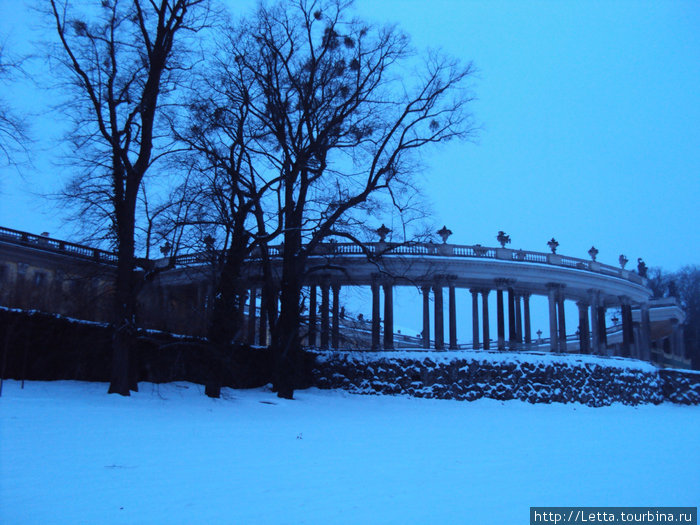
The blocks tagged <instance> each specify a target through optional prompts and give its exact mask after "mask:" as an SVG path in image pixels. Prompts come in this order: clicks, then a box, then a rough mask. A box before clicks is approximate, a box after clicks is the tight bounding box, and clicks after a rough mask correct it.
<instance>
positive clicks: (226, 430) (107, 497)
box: [0, 381, 700, 525]
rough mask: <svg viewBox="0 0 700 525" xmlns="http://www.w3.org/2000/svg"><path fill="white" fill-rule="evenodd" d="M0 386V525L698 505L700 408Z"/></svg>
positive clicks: (390, 518)
mask: <svg viewBox="0 0 700 525" xmlns="http://www.w3.org/2000/svg"><path fill="white" fill-rule="evenodd" d="M106 390H107V386H106V385H105V384H99V383H97V384H96V383H78V382H70V381H64V382H53V383H46V382H28V383H27V384H26V386H25V389H24V390H20V386H19V383H17V382H14V381H6V382H5V384H4V388H3V392H2V397H0V523H42V524H43V523H71V524H72V523H100V524H102V523H129V524H132V523H241V524H248V523H250V524H260V523H274V524H278V523H294V524H297V523H323V524H329V523H475V524H480V525H481V524H490V523H493V524H505V523H527V521H528V519H529V518H528V517H529V507H530V506H531V505H532V506H564V505H577V506H593V505H600V506H634V505H640V506H662V505H676V506H696V505H698V501H699V500H700V446H698V445H699V444H700V440H699V439H698V437H699V436H700V407H682V406H675V405H671V404H665V405H661V406H639V407H628V406H621V405H618V406H611V407H606V408H588V407H585V406H581V405H557V404H554V405H530V404H526V403H522V402H519V401H510V402H506V403H502V402H499V401H493V400H488V399H484V400H480V401H476V402H471V403H468V402H459V401H439V400H430V399H411V398H407V397H387V396H357V395H351V394H347V393H344V392H339V391H321V390H315V389H311V390H307V391H301V392H298V393H297V399H296V400H294V401H286V400H280V399H278V398H277V397H275V395H274V394H273V393H271V392H269V391H268V390H266V389H257V390H229V389H225V390H224V396H223V398H222V399H219V400H212V399H209V398H207V397H205V396H204V394H203V388H202V387H200V386H198V385H194V384H190V383H178V384H168V385H160V386H158V385H152V384H147V383H142V384H141V385H140V392H139V393H136V394H134V395H132V397H130V398H122V397H119V396H110V395H107V394H106V393H105V392H106Z"/></svg>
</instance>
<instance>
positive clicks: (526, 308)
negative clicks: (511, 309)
mask: <svg viewBox="0 0 700 525" xmlns="http://www.w3.org/2000/svg"><path fill="white" fill-rule="evenodd" d="M523 314H524V315H525V344H526V345H530V344H531V343H532V325H531V323H530V294H529V293H526V294H524V295H523Z"/></svg>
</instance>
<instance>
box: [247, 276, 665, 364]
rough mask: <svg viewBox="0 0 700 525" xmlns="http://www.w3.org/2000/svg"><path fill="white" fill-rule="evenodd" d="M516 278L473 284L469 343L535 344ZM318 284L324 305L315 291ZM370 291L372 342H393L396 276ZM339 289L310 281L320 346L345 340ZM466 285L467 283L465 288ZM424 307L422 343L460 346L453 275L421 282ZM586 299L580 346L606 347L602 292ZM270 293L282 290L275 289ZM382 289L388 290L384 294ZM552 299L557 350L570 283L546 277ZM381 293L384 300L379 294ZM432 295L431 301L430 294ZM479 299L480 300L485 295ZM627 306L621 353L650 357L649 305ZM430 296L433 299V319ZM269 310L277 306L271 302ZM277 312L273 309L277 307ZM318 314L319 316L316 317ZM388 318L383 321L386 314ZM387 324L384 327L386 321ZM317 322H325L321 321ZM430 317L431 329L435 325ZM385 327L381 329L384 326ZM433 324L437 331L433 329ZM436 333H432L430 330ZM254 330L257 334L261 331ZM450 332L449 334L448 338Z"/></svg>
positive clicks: (313, 330)
mask: <svg viewBox="0 0 700 525" xmlns="http://www.w3.org/2000/svg"><path fill="white" fill-rule="evenodd" d="M515 285H516V282H515V280H513V279H495V280H494V285H493V287H492V288H488V287H474V288H470V289H469V293H470V294H471V312H472V347H473V348H474V349H484V350H490V349H498V350H506V349H512V350H514V349H519V348H530V347H531V346H532V344H533V339H532V328H531V320H530V298H531V296H532V293H530V292H529V291H527V290H523V289H518V288H517V287H516V286H515ZM319 288H320V305H319V303H318V295H319ZM370 288H371V292H372V318H371V346H370V347H371V349H372V350H380V349H383V350H393V349H394V293H393V289H394V282H393V281H392V280H381V279H376V280H374V281H373V282H372V283H371V284H370ZM340 289H341V284H340V283H339V282H337V281H331V280H322V281H321V282H320V283H319V284H312V285H310V286H309V287H308V290H309V302H308V306H309V308H308V310H309V317H308V332H307V336H306V340H307V345H308V346H311V347H316V346H318V347H319V348H323V349H329V348H332V349H338V348H339V347H340ZM445 289H447V312H448V319H447V327H448V331H447V334H445V330H444V327H445V319H444V306H445V304H444V303H445V298H444V292H445ZM460 289H464V288H460ZM420 290H421V296H422V307H423V331H422V333H421V339H422V346H423V348H426V349H429V348H430V347H431V342H432V346H433V348H434V349H435V350H445V349H446V346H447V349H451V350H454V349H457V348H459V346H458V343H457V305H456V296H457V286H456V285H455V282H454V278H452V277H451V276H440V277H437V278H435V279H434V280H433V282H432V283H424V284H422V285H421V286H420ZM492 291H493V292H495V294H496V327H497V329H496V339H495V340H492V339H491V337H490V319H489V295H490V294H491V292H492ZM259 292H260V289H259V288H258V289H256V288H251V289H250V291H249V305H248V309H249V310H248V330H247V332H248V342H249V343H250V344H254V343H256V342H257V343H258V344H260V345H265V344H267V335H268V334H267V331H268V330H267V317H266V316H265V315H259V316H258V315H256V309H257V297H259V296H260V311H261V312H264V311H266V309H267V304H266V302H267V301H268V300H269V299H268V297H267V295H266V294H259ZM589 292H590V294H589V295H590V297H589V298H588V299H587V300H582V299H580V298H577V300H576V305H577V307H578V343H579V353H584V354H588V353H593V354H605V353H606V348H607V331H606V322H605V317H606V306H605V305H604V304H603V301H601V292H600V291H596V290H590V291H589ZM272 296H274V297H277V295H276V294H272ZM382 296H383V297H382ZM547 297H548V304H549V331H550V341H549V349H550V351H552V352H557V353H564V352H566V351H567V336H566V315H565V308H564V301H565V299H567V297H566V294H565V285H563V284H561V283H550V284H548V285H547ZM382 298H383V301H382ZM431 299H432V301H431ZM480 299H481V300H480ZM619 300H620V304H621V312H622V316H621V317H622V336H623V338H622V344H621V351H620V354H621V355H622V356H623V357H630V356H633V355H632V348H633V344H634V342H635V340H637V343H638V344H637V345H636V346H635V347H634V348H636V349H637V352H636V353H638V354H639V355H634V356H633V357H639V358H641V359H649V358H650V356H651V354H650V350H649V349H650V335H649V326H650V323H649V308H648V306H645V305H642V307H641V312H642V315H641V323H637V324H634V323H633V322H632V307H631V304H630V302H629V301H628V300H626V298H624V297H620V298H619ZM431 302H432V304H433V308H432V310H433V312H432V314H433V315H432V317H433V318H432V321H433V322H432V323H431ZM271 311H272V312H275V311H276V308H273V309H271ZM273 315H274V314H273ZM319 317H320V323H319ZM382 319H383V323H382V322H381V320H382ZM382 324H383V327H382ZM319 325H320V326H319ZM431 325H432V330H431ZM382 328H383V329H382ZM431 331H432V334H431ZM431 335H432V336H433V337H432V338H431ZM256 336H257V338H256ZM446 336H447V340H446Z"/></svg>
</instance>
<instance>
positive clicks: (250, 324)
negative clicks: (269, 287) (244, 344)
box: [248, 288, 257, 345]
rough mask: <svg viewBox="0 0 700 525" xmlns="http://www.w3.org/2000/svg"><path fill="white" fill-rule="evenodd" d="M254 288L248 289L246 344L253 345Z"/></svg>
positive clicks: (255, 291)
mask: <svg viewBox="0 0 700 525" xmlns="http://www.w3.org/2000/svg"><path fill="white" fill-rule="evenodd" d="M256 293H257V290H256V289H255V288H251V289H250V299H248V344H249V345H254V344H255V303H256V299H257V298H256Z"/></svg>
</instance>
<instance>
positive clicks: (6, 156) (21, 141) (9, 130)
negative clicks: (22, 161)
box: [0, 43, 30, 165]
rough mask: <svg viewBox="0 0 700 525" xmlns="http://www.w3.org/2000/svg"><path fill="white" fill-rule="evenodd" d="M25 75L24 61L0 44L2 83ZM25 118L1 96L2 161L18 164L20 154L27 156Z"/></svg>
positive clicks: (0, 143) (0, 146)
mask: <svg viewBox="0 0 700 525" xmlns="http://www.w3.org/2000/svg"><path fill="white" fill-rule="evenodd" d="M21 75H24V71H23V68H22V61H21V60H18V59H15V58H12V57H9V56H8V54H7V52H6V50H5V45H4V43H3V44H0V83H2V84H5V85H7V84H9V83H11V82H13V81H15V80H16V79H17V77H18V76H21ZM27 129H28V126H27V123H26V121H25V119H24V118H23V117H22V116H21V115H20V114H19V113H17V111H16V110H15V109H14V108H12V106H11V105H10V103H9V102H8V101H7V100H5V99H4V98H0V162H2V163H3V164H12V165H16V164H17V158H18V156H21V157H26V154H27V144H28V143H29V141H30V138H29V135H28V132H27Z"/></svg>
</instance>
